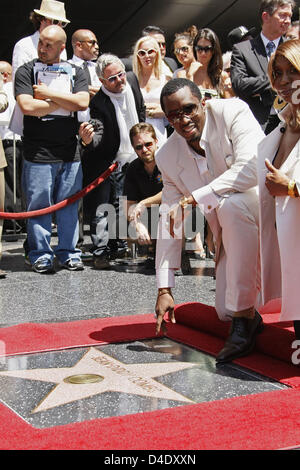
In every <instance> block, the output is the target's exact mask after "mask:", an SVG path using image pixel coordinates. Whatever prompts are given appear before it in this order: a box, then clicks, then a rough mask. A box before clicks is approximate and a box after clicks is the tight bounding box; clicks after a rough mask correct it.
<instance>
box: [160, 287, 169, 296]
mask: <svg viewBox="0 0 300 470" xmlns="http://www.w3.org/2000/svg"><path fill="white" fill-rule="evenodd" d="M164 294H170V295H171V296H172V292H171V290H170V287H163V288H160V289H158V293H157V295H158V296H160V295H164Z"/></svg>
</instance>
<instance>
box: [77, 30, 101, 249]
mask: <svg viewBox="0 0 300 470" xmlns="http://www.w3.org/2000/svg"><path fill="white" fill-rule="evenodd" d="M72 47H73V57H72V59H71V60H70V62H71V63H73V64H75V65H77V67H81V68H82V69H83V70H84V72H85V74H86V77H87V80H88V84H89V93H90V99H92V98H93V97H94V96H95V94H96V93H97V92H98V91H99V90H100V86H101V82H100V80H99V78H98V75H97V73H96V63H95V61H96V60H97V59H98V55H99V44H98V40H97V38H96V36H95V34H94V33H93V32H92V31H90V30H89V29H78V30H77V31H75V32H74V33H73V35H72ZM77 117H78V122H79V123H82V122H86V121H89V119H90V109H89V108H88V109H87V110H86V111H80V112H78V113H77ZM83 172H84V168H83ZM84 176H85V175H83V180H84V181H85V177H84ZM97 176H98V175H97V174H95V178H96V177H97ZM84 206H85V208H86V210H88V208H87V199H86V198H85V199H84V200H82V199H81V200H80V202H79V239H78V244H77V246H79V247H82V245H83V242H84V215H83V207H84ZM83 256H84V257H89V254H87V255H86V254H85V253H83Z"/></svg>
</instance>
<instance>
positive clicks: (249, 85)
mask: <svg viewBox="0 0 300 470" xmlns="http://www.w3.org/2000/svg"><path fill="white" fill-rule="evenodd" d="M294 7H295V2H294V0H262V2H261V5H260V9H259V16H260V19H261V23H262V30H261V33H260V34H259V35H258V36H256V37H255V38H254V39H250V40H248V41H243V42H240V43H239V44H235V45H234V46H233V50H232V56H231V82H232V86H233V89H234V91H235V93H236V95H237V96H238V97H239V98H241V99H242V100H244V101H246V103H248V105H249V106H250V109H251V111H252V112H253V114H254V116H255V117H256V119H257V120H258V122H259V123H260V125H261V127H262V129H263V130H264V132H265V133H266V134H268V133H270V132H271V131H272V130H273V129H274V128H275V127H276V126H277V125H278V123H279V118H278V114H277V110H276V109H275V107H274V102H275V101H274V100H275V98H276V95H275V93H274V91H273V90H272V88H271V85H270V82H269V79H268V74H267V69H268V61H269V58H270V56H271V54H272V53H273V52H274V51H275V50H276V48H277V46H278V44H279V43H280V42H282V40H283V36H284V35H285V33H286V32H287V29H288V28H289V26H290V24H291V18H292V13H293V8H294Z"/></svg>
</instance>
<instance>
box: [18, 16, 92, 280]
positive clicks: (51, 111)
mask: <svg viewBox="0 0 300 470" xmlns="http://www.w3.org/2000/svg"><path fill="white" fill-rule="evenodd" d="M65 46H66V34H65V32H64V30H63V29H62V28H61V27H60V26H57V25H52V26H48V27H46V28H45V29H43V31H42V32H41V34H40V39H39V43H38V59H34V60H32V61H30V62H28V63H27V64H24V65H22V66H21V67H20V68H19V69H18V70H17V72H16V77H15V96H16V100H17V103H18V104H19V106H20V108H21V110H22V112H23V114H24V131H23V145H24V168H23V185H24V191H25V196H26V202H27V211H33V210H38V209H42V208H44V207H48V206H50V205H52V204H56V203H58V202H59V201H62V200H64V199H67V198H68V197H70V196H71V195H73V194H75V193H77V192H78V191H79V190H80V189H81V187H82V169H81V163H80V157H79V153H78V151H77V129H78V124H77V118H76V114H74V113H76V112H77V111H81V110H84V109H86V108H87V107H88V105H89V93H88V83H87V79H86V77H85V74H84V72H83V70H82V69H80V68H78V67H76V66H74V65H72V64H69V63H68V62H63V61H61V60H60V56H61V53H62V51H63V50H64V49H65ZM51 222H52V215H51V214H45V215H43V216H40V217H35V218H30V219H28V222H27V250H26V251H27V253H26V254H27V255H28V261H29V263H30V265H31V266H32V269H33V271H35V272H37V273H50V272H53V271H54V266H53V260H54V255H55V256H56V258H57V260H58V263H59V265H60V266H61V267H63V268H66V269H68V270H70V271H78V270H82V269H83V264H82V261H81V259H80V250H79V249H77V248H76V243H77V240H78V203H73V204H71V205H68V206H66V207H65V208H63V209H61V210H59V211H58V212H56V222H57V234H58V245H57V247H55V249H54V250H53V249H52V247H51V246H50V241H51Z"/></svg>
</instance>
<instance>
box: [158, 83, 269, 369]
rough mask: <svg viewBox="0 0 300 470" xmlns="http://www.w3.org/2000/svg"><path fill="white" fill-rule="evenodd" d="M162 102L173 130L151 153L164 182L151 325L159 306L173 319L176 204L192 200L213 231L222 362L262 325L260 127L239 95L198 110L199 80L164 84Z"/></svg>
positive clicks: (244, 349)
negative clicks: (224, 334) (223, 329)
mask: <svg viewBox="0 0 300 470" xmlns="http://www.w3.org/2000/svg"><path fill="white" fill-rule="evenodd" d="M161 106H162V109H163V110H164V112H165V115H166V117H167V118H168V120H169V122H170V124H171V125H172V126H173V127H174V130H175V132H174V133H173V134H172V135H171V137H170V138H169V139H168V141H167V142H166V143H165V145H164V146H163V147H162V148H161V149H160V151H158V153H157V155H156V163H157V166H158V167H159V169H160V171H161V174H162V178H163V184H164V187H163V192H162V205H161V217H160V225H159V231H158V232H159V233H158V240H157V251H156V273H157V285H158V296H157V302H156V315H157V324H156V331H157V333H158V332H159V331H160V329H161V327H162V326H164V325H163V318H164V315H165V314H166V312H169V316H170V319H171V321H173V322H175V318H174V300H173V295H172V291H171V288H172V287H174V285H175V281H174V279H175V278H174V271H175V270H176V269H178V267H180V257H181V245H182V240H181V238H182V236H181V235H180V234H179V230H175V229H176V227H178V219H179V216H180V215H181V213H182V209H183V208H185V206H186V205H189V204H194V205H196V204H198V205H199V207H200V209H201V210H202V211H203V213H204V214H205V217H206V219H207V221H208V224H209V226H210V229H211V231H212V233H213V238H214V244H215V259H216V310H217V313H218V315H219V318H220V319H221V320H231V321H232V323H231V329H230V333H229V337H228V338H227V340H226V343H225V346H224V348H223V349H222V351H220V353H219V354H218V356H217V362H218V363H224V362H228V361H231V360H233V359H235V358H237V357H241V356H244V355H247V354H249V353H250V352H251V351H252V349H253V347H254V345H255V338H256V335H257V334H258V333H259V332H260V331H261V329H262V318H261V316H260V315H259V313H258V312H257V311H256V310H255V306H256V305H257V300H258V295H259V244H258V196H257V187H256V185H257V173H256V158H255V155H256V147H257V144H258V142H259V141H260V140H261V139H262V138H263V137H264V133H263V132H262V130H261V128H260V126H259V124H258V123H257V121H256V119H255V118H254V116H253V114H252V113H251V111H250V109H249V107H248V105H247V104H245V103H244V102H243V101H241V100H239V99H238V98H232V99H227V100H210V101H208V102H206V105H205V107H206V109H205V110H204V108H203V106H202V101H201V94H200V92H199V89H198V87H197V86H196V85H195V84H194V83H193V82H190V81H189V80H186V79H174V80H171V81H169V82H168V83H167V84H166V85H165V86H164V88H163V90H162V93H161ZM180 206H181V207H180ZM179 208H180V210H179ZM170 214H171V217H170ZM174 214H176V215H174Z"/></svg>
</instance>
